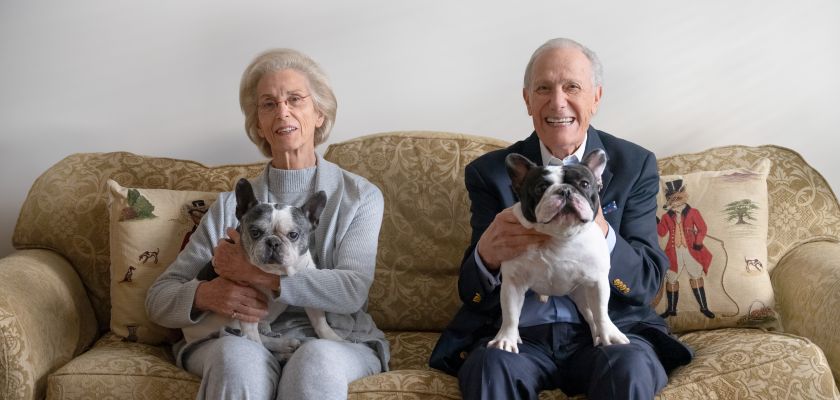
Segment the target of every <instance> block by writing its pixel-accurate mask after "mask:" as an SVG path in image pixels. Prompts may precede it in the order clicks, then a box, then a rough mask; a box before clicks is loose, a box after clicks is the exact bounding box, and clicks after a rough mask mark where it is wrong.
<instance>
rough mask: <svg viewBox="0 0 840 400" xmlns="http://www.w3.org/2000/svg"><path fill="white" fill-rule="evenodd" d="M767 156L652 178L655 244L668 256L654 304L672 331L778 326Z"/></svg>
mask: <svg viewBox="0 0 840 400" xmlns="http://www.w3.org/2000/svg"><path fill="white" fill-rule="evenodd" d="M769 171H770V160H767V159H762V160H760V161H759V162H757V163H756V165H755V166H754V167H753V168H752V169H749V170H748V169H733V170H726V171H704V172H694V173H689V174H685V175H667V176H662V177H661V178H660V183H661V190H660V192H659V197H658V200H657V203H658V205H659V207H658V211H657V220H658V233H659V236H660V246H661V247H662V249H663V250H664V251H665V254H666V255H667V256H668V259H669V261H670V269H669V270H668V272H667V274H666V277H665V281H664V282H663V284H662V290H661V291H660V293H659V296H657V298H656V300H655V302H654V305H655V307H656V310H657V312H658V313H660V315H662V316H663V317H665V318H666V320H667V321H668V323H669V324H670V326H671V329H672V330H673V331H675V332H682V331H690V330H698V329H711V328H721V327H762V328H768V329H780V328H781V326H780V323H779V316H778V314H777V313H776V312H775V311H774V309H773V307H774V305H775V304H774V296H773V287H772V285H771V283H770V275H769V273H768V271H767V269H766V268H765V266H766V265H767V225H768V199H767V175H768V173H769Z"/></svg>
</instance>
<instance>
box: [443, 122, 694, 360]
mask: <svg viewBox="0 0 840 400" xmlns="http://www.w3.org/2000/svg"><path fill="white" fill-rule="evenodd" d="M587 136H588V137H587V142H586V149H585V152H584V154H588V153H589V152H590V151H592V150H593V149H603V150H604V151H605V152H606V153H607V166H606V169H605V170H604V173H603V174H602V176H601V178H602V181H603V188H602V190H601V193H600V196H601V204H602V205H604V204H611V203H613V202H614V203H615V206H616V207H615V208H614V210H613V211H611V212H606V213H605V214H604V218H605V219H606V220H607V222H608V223H609V224H610V226H612V228H613V230H614V231H615V233H616V244H615V248H614V249H613V252H612V255H611V260H610V261H611V268H610V278H609V279H610V303H609V314H610V318H611V319H612V321H613V322H614V323H615V324H616V326H618V328H619V329H621V331H623V332H625V333H631V334H637V335H641V336H643V337H644V338H646V339H647V340H648V341H650V342H651V343H652V344H653V346H654V348H655V349H656V352H657V354H658V355H659V357H660V360H662V363H663V365H664V366H665V368H666V370H671V369H672V368H674V367H676V366H679V365H684V364H686V363H688V362H689V361H690V360H691V357H692V352H691V350H690V349H689V348H688V347H686V346H685V345H683V344H682V343H680V342H679V341H677V340H676V339H674V338H673V337H672V336H671V335H670V334H668V327H667V325H666V324H665V321H664V320H663V319H662V318H661V317H660V316H659V315H657V314H656V312H655V311H654V310H653V308H652V307H651V306H650V304H651V303H652V301H653V299H654V297H655V296H656V294H657V291H658V290H659V287H660V285H661V283H662V281H663V278H664V276H665V272H666V271H667V269H668V265H669V264H668V259H667V257H666V256H665V254H664V253H663V252H662V250H661V249H660V248H659V242H658V236H657V233H656V207H657V206H656V194H657V193H658V191H659V173H658V172H657V166H656V157H655V156H654V154H653V153H651V152H650V151H648V150H646V149H644V148H642V147H640V146H638V145H636V144H633V143H631V142H628V141H626V140H623V139H619V138H617V137H615V136H612V135H610V134H608V133H605V132H602V131H599V130H597V129H595V128H593V127H591V126H590V127H589V130H588V135H587ZM511 153H519V154H522V155H524V156H525V157H527V158H528V159H530V160H531V161H534V162H535V163H537V164H541V163H542V155H541V153H540V145H539V138H538V137H537V134H536V132H535V133H532V134H531V136H529V137H528V138H527V139H525V140H523V141H519V142H516V143H514V144H513V145H511V146H510V147H508V148H505V149H501V150H496V151H492V152H489V153H487V154H485V155H483V156H481V157H479V158H477V159H476V160H474V161H473V162H471V163H470V164H468V165H467V167H466V170H465V177H464V180H465V183H466V186H467V191H468V192H469V196H470V201H471V204H472V205H471V212H472V216H471V219H470V225H471V226H472V238H471V244H470V246H469V248H467V250H466V252H465V253H464V258H463V260H462V262H461V273H460V278H459V280H458V292H459V295H460V297H461V301H462V302H463V303H464V304H463V306H462V307H461V310H459V312H458V314H456V316H455V318H454V319H453V321H452V322H451V323H450V325H449V327H447V329H446V330H445V331H444V333H443V334H442V335H441V338H440V339H439V341H438V344H437V346H436V347H435V350H434V351H433V353H432V357H431V359H430V365H431V366H432V367H435V368H438V369H441V370H443V371H446V372H449V373H452V374H454V373H455V372H456V371H457V370H458V369H459V368H460V365H461V363H462V362H463V359H464V358H465V357H466V355H467V353H468V351H469V350H470V349H471V348H472V347H473V346H475V345H476V344H478V343H479V342H482V341H483V340H485V339H487V338H492V337H493V336H494V335H495V334H496V330H497V329H498V327H499V324H500V322H501V321H500V318H501V311H500V305H499V293H500V288H499V287H496V288H495V289H494V290H493V291H492V292H488V291H487V290H486V289H485V286H484V285H483V284H482V282H481V281H482V280H483V279H485V278H483V276H482V275H481V274H480V272H479V269H478V266H477V265H476V262H475V257H474V250H475V246H476V244H477V243H478V239H479V238H480V237H481V235H482V234H483V233H484V231H485V230H486V229H487V227H488V226H489V225H490V223H491V222H492V221H493V219H494V218H495V216H496V214H498V213H499V212H500V211H502V210H504V209H505V208H508V207H510V206H512V205H513V204H514V203H516V201H518V200H517V199H516V198H515V195H514V192H513V189H512V188H511V181H510V177H509V176H508V173H507V170H506V168H505V157H506V156H507V155H508V154H511ZM611 208H612V207H611ZM580 320H581V321H584V319H583V317H581V318H580Z"/></svg>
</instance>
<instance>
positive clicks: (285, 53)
mask: <svg viewBox="0 0 840 400" xmlns="http://www.w3.org/2000/svg"><path fill="white" fill-rule="evenodd" d="M284 69H293V70H295V71H298V72H300V73H302V74H303V75H304V76H305V77H306V80H307V81H308V82H309V89H310V90H311V93H310V95H311V96H312V97H311V98H312V103H313V104H314V105H315V110H316V111H318V112H319V113H321V115H323V116H324V123H323V124H322V125H321V127H320V128H315V146H317V145H319V144H321V143H324V142H326V141H327V139H328V138H329V137H330V131H331V130H332V126H333V123H334V122H335V114H336V111H337V109H338V103H337V102H336V100H335V94H334V93H333V90H332V88H331V87H330V83H329V81H328V80H327V75H326V74H324V71H323V70H321V67H319V66H318V64H317V63H316V62H315V61H313V60H312V59H311V58H309V57H307V56H306V55H305V54H303V53H301V52H299V51H297V50H292V49H272V50H268V51H266V52H264V53H262V54H260V55H258V56H257V57H256V58H254V61H251V64H249V65H248V67H247V68H245V72H244V73H242V81H241V82H240V84H239V106H240V107H241V108H242V113H243V114H245V132H247V133H248V138H249V139H251V141H252V142H254V144H256V145H257V147H258V148H259V149H260V151H261V152H262V153H263V155H265V156H266V157H271V146H270V145H269V144H268V142H267V141H266V140H265V139H264V138H262V137H261V136H260V134H259V128H258V121H259V120H258V115H257V111H258V110H257V93H256V91H257V84H258V83H259V82H260V79H262V77H263V76H265V74H267V73H271V72H276V71H281V70H284Z"/></svg>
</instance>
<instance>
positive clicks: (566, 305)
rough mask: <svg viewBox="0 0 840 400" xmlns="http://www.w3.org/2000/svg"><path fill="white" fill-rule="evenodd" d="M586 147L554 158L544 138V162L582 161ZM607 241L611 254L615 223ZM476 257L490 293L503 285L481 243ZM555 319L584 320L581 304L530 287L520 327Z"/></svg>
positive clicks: (542, 146)
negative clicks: (487, 263) (546, 295)
mask: <svg viewBox="0 0 840 400" xmlns="http://www.w3.org/2000/svg"><path fill="white" fill-rule="evenodd" d="M588 137H589V136H588V134H587V136H586V137H584V139H583V143H584V144H585V143H586V140H587V139H588ZM585 148H586V146H585V145H581V146H579V147H578V149H577V150H575V152H574V153H573V154H572V155H570V156H568V157H566V158H564V159H562V160H561V159H559V158H557V157H554V156H553V155H552V154H551V152H550V151H549V150H548V149H547V148H546V147H545V145H544V144H543V143H542V141H540V153H541V155H542V164H543V165H566V164H575V163H578V162H579V160H582V159H583V155H584V154H583V152H584V149H585ZM605 240H606V241H607V246H608V247H609V249H610V253H612V251H613V248H615V240H616V238H615V231H613V229H612V227H611V226H609V227H608V230H607V237H606V238H605ZM473 256H474V257H475V263H476V265H478V269H479V271H480V273H481V275H482V276H483V277H484V280H483V281H482V284H483V285H484V288H485V289H486V290H487V291H488V292H491V291H493V290H494V289H495V288H496V287H497V286H499V285H501V284H502V281H501V279H500V277H501V276H500V274H499V273H498V272H496V273H495V274H493V273H491V272H490V271H488V270H487V267H486V266H485V265H484V262H482V261H481V257H479V256H478V246H476V248H475V251H474V252H473ZM553 322H575V323H580V322H581V320H580V316H579V315H578V312H577V307H575V303H574V302H572V299H571V298H569V296H551V297H549V298H548V302H546V303H543V302H541V301H540V300H539V295H538V294H537V293H535V292H533V291H531V290H529V291H528V293H527V294H526V295H525V303H524V304H523V305H522V315H521V316H520V317H519V326H534V325H541V324H549V323H553Z"/></svg>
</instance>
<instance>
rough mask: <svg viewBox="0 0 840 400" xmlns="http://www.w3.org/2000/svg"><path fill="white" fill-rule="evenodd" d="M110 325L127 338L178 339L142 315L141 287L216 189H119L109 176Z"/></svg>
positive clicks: (171, 254) (179, 245) (168, 259)
mask: <svg viewBox="0 0 840 400" xmlns="http://www.w3.org/2000/svg"><path fill="white" fill-rule="evenodd" d="M108 187H109V195H110V196H109V198H110V203H109V204H110V206H109V207H110V217H111V218H110V219H111V220H110V229H111V234H110V235H111V236H110V242H111V330H112V331H113V332H114V333H115V334H117V335H119V336H122V337H123V338H124V340H127V341H132V342H141V343H148V344H158V343H161V342H164V341H166V342H172V341H174V340H177V338H178V335H179V332H178V331H177V330H173V329H167V328H164V327H161V326H159V325H156V324H153V323H151V322H150V321H149V319H148V317H147V316H146V307H145V301H146V291H147V290H148V289H149V286H151V284H152V283H153V282H154V281H155V279H157V277H158V275H160V274H161V272H163V271H164V270H165V269H166V267H168V266H169V264H170V263H172V261H174V260H175V257H176V256H177V255H178V253H179V252H180V251H181V249H183V248H184V246H186V244H187V242H188V241H189V237H190V235H191V234H192V233H193V232H194V231H195V228H196V226H197V225H198V222H199V221H200V220H201V217H202V216H203V215H204V213H206V212H207V209H208V207H209V206H210V204H212V203H213V202H214V201H215V200H216V197H217V196H218V193H211V192H192V191H177V190H166V189H132V188H124V187H122V186H120V184H118V183H117V182H114V181H113V180H110V179H109V180H108Z"/></svg>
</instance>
